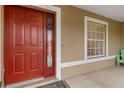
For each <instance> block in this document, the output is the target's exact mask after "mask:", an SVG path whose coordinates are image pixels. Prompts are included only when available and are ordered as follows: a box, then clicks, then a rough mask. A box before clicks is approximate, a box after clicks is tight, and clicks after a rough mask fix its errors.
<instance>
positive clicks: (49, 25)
mask: <svg viewBox="0 0 124 93" xmlns="http://www.w3.org/2000/svg"><path fill="white" fill-rule="evenodd" d="M52 30H53V24H52V18H51V17H48V18H47V66H48V67H51V66H52Z"/></svg>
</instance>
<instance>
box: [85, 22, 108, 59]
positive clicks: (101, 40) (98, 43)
mask: <svg viewBox="0 0 124 93" xmlns="http://www.w3.org/2000/svg"><path fill="white" fill-rule="evenodd" d="M87 30H88V32H87V56H88V58H92V57H100V56H105V41H106V40H105V34H106V26H105V25H104V24H100V23H95V22H91V21H88V28H87Z"/></svg>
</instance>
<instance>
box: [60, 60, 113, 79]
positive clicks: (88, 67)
mask: <svg viewBox="0 0 124 93" xmlns="http://www.w3.org/2000/svg"><path fill="white" fill-rule="evenodd" d="M113 65H114V59H112V60H107V61H100V62H95V63H88V64H83V65H78V66H73V67H67V68H63V69H62V79H66V78H69V77H73V76H77V75H80V74H83V73H86V72H91V71H96V70H98V69H102V68H106V67H110V66H113Z"/></svg>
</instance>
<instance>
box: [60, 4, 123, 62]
mask: <svg viewBox="0 0 124 93" xmlns="http://www.w3.org/2000/svg"><path fill="white" fill-rule="evenodd" d="M60 7H61V14H62V16H61V17H62V20H61V21H62V25H61V28H62V62H70V61H77V60H82V59H83V58H84V16H89V17H93V18H97V19H100V20H103V21H106V22H108V23H109V31H108V39H109V40H108V43H109V48H108V50H109V51H108V52H109V55H115V54H117V53H118V50H119V49H120V48H121V33H120V23H119V22H116V21H113V20H111V19H108V18H106V17H102V16H99V15H96V14H94V13H91V12H87V11H83V10H81V9H79V8H75V7H72V6H60Z"/></svg>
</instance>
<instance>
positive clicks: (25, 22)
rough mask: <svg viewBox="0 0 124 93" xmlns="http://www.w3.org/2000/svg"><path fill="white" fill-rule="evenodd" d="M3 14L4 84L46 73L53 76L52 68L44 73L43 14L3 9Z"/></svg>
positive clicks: (10, 8)
mask: <svg viewBox="0 0 124 93" xmlns="http://www.w3.org/2000/svg"><path fill="white" fill-rule="evenodd" d="M4 14H5V18H4V19H5V21H4V22H5V24H4V25H5V28H4V29H5V30H4V43H5V44H4V45H5V50H4V53H5V54H4V61H5V84H11V83H16V82H20V81H24V80H30V79H33V78H38V77H44V76H45V75H46V74H47V73H48V72H49V71H50V72H51V73H52V74H49V75H48V76H52V75H54V72H55V71H54V70H55V69H54V67H55V66H54V65H52V66H51V68H53V71H52V70H49V71H47V70H48V68H47V67H46V65H45V64H46V63H47V60H45V59H46V58H47V54H48V53H47V52H46V53H45V51H47V50H48V49H47V39H45V38H46V37H47V36H45V35H47V34H46V33H47V30H46V29H45V28H47V26H45V24H47V22H45V18H46V17H45V13H44V12H41V11H40V12H39V11H34V10H31V9H27V8H23V7H18V6H5V13H4ZM45 40H46V41H45ZM53 53H54V52H53ZM53 64H54V62H53ZM46 76H47V75H46Z"/></svg>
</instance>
